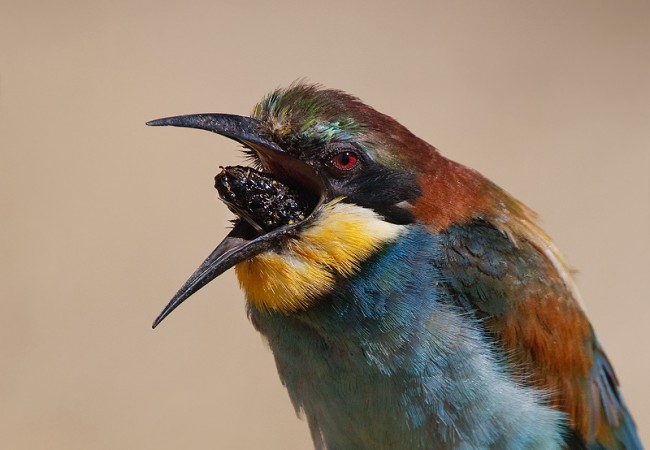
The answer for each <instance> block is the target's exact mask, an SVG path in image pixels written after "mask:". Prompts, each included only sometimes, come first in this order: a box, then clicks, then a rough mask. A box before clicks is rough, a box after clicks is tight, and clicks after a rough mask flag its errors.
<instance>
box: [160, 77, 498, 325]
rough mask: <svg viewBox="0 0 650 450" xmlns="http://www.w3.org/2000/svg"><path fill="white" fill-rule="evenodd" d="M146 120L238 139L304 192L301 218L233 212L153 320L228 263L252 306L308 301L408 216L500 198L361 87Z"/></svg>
mask: <svg viewBox="0 0 650 450" xmlns="http://www.w3.org/2000/svg"><path fill="white" fill-rule="evenodd" d="M148 125H152V126H164V125H171V126H179V127H190V128H198V129H203V130H208V131H212V132H214V133H217V134H221V135H223V136H226V137H228V138H231V139H233V140H235V141H238V142H239V143H241V144H243V145H244V147H245V149H246V151H247V152H248V153H249V154H250V156H251V159H252V161H253V166H255V167H256V168H258V169H260V170H261V171H262V172H263V173H265V174H268V175H269V176H270V177H272V178H273V179H277V180H278V181H279V182H282V183H283V184H286V185H289V186H292V187H294V188H295V189H297V190H299V191H301V192H302V193H303V195H304V196H305V198H306V199H307V201H308V203H309V210H308V211H307V213H306V214H305V218H304V219H303V220H300V221H298V222H294V223H289V224H286V225H283V226H280V227H277V228H274V229H271V230H267V231H262V230H261V229H260V228H259V227H255V226H251V223H250V222H251V221H250V220H248V221H247V220H243V219H239V220H237V221H236V222H235V226H234V228H233V230H232V231H231V232H230V233H229V235H228V236H227V237H226V238H225V239H224V241H223V242H222V243H221V244H220V245H219V246H218V247H217V248H216V249H215V250H214V251H213V252H212V254H211V255H210V256H208V258H207V259H206V260H205V261H204V262H203V264H201V266H200V267H199V269H197V270H196V272H195V273H194V274H193V275H192V276H191V277H190V279H189V280H188V281H187V282H186V283H185V285H184V286H183V287H182V288H181V289H180V290H179V291H178V293H177V294H176V295H175V296H174V298H173V299H172V300H171V301H170V303H169V304H168V305H167V307H166V308H165V309H164V310H163V312H162V313H161V314H160V316H159V317H158V318H157V319H156V321H155V323H154V326H156V325H157V324H158V323H159V322H160V321H161V320H162V319H164V318H165V317H166V316H167V315H168V314H169V313H170V312H171V311H172V310H174V309H175V308H176V307H177V306H178V305H180V304H181V303H182V302H183V301H184V300H185V299H187V298H188V297H189V296H191V295H192V294H193V293H195V292H196V291H198V290H199V289H200V288H202V287H203V286H205V285H206V284H207V283H208V282H210V281H211V280H213V279H214V278H216V277H217V276H218V275H220V274H221V273H223V272H224V271H225V270H227V269H229V268H231V267H233V266H236V269H237V274H238V277H239V280H240V283H241V284H242V286H243V288H244V290H245V291H246V293H247V296H248V299H249V301H251V302H252V303H254V304H255V305H257V306H258V307H262V308H268V309H274V310H280V311H283V312H287V313H290V312H292V311H295V310H300V309H305V308H307V307H309V306H310V305H311V304H312V303H313V301H314V299H316V298H318V297H319V296H321V295H322V294H324V293H326V292H327V291H328V290H329V289H331V288H332V286H333V284H334V282H335V279H336V277H338V276H349V275H351V274H352V273H354V272H355V271H356V270H357V269H358V267H359V264H360V263H361V262H362V261H363V260H364V259H366V258H367V257H369V256H370V255H371V254H372V253H373V252H374V251H376V250H377V249H378V248H380V247H381V246H382V245H384V244H385V243H387V242H390V241H391V240H394V239H396V238H397V236H399V234H400V233H401V232H402V231H403V230H404V228H405V227H406V226H408V225H409V224H412V223H416V222H419V223H423V224H426V225H427V226H429V227H431V229H433V230H441V229H444V228H446V227H447V226H449V225H450V224H451V223H456V222H461V221H464V220H467V219H469V218H471V217H475V216H477V215H480V214H481V211H488V210H490V208H492V206H493V204H494V202H495V200H494V197H495V196H494V195H492V194H493V193H494V189H496V188H495V187H494V185H492V184H491V183H489V182H488V181H487V180H486V179H484V178H483V177H481V176H480V175H479V174H478V173H476V172H474V171H472V170H471V169H468V168H466V167H464V166H461V165H459V164H456V163H454V162H452V161H450V160H448V159H446V158H444V157H442V156H441V155H440V154H439V153H438V152H437V150H436V149H435V148H434V147H433V146H431V145H429V144H428V143H426V142H425V141H423V140H421V139H420V138H418V137H416V136H415V135H414V134H412V133H411V132H410V131H409V130H407V129H406V128H405V127H404V126H402V125H400V124H399V123H398V122H397V121H395V120H394V119H392V118H391V117H389V116H387V115H384V114H382V113H380V112H378V111H376V110H374V109H373V108H371V107H369V106H367V105H365V104H364V103H362V102H361V101H360V100H359V99H357V98H356V97H353V96H351V95H348V94H346V93H344V92H341V91H338V90H331V89H324V88H321V87H319V86H318V85H311V84H305V83H297V84H294V85H291V86H290V87H288V88H286V89H278V90H276V91H274V92H272V93H271V94H269V95H268V96H267V97H266V98H264V99H263V100H262V101H261V102H260V103H259V104H258V105H256V106H255V108H254V110H253V113H252V114H251V116H250V117H242V116H235V115H230V114H195V115H188V116H177V117H170V118H165V119H159V120H154V121H152V122H149V123H148ZM253 225H254V224H253Z"/></svg>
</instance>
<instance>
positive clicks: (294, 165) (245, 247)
mask: <svg viewBox="0 0 650 450" xmlns="http://www.w3.org/2000/svg"><path fill="white" fill-rule="evenodd" d="M147 125H150V126H167V125H169V126H176V127H187V128H198V129H201V130H207V131H212V132H213V133H217V134H220V135H223V136H226V137H228V138H230V139H233V140H235V141H237V142H240V143H241V144H244V145H245V146H246V147H249V148H251V149H253V150H254V151H255V152H256V153H257V156H258V157H259V159H260V161H261V162H262V166H263V167H264V169H265V170H267V171H269V172H271V173H273V174H274V175H277V176H279V177H292V178H295V174H296V173H298V174H302V176H301V177H300V180H298V181H300V182H301V184H302V185H304V186H305V187H307V188H308V189H310V190H313V191H314V192H318V191H320V190H321V188H320V185H319V183H318V181H317V179H316V178H315V177H314V176H313V174H309V173H308V171H306V170H305V166H304V164H303V163H300V162H299V161H298V160H297V159H295V158H293V157H291V156H290V155H288V154H287V153H286V152H285V151H284V150H283V149H282V148H281V147H280V146H279V145H278V144H276V143H275V142H273V141H271V140H268V139H266V138H265V137H263V136H262V135H261V134H260V122H259V121H258V120H256V119H253V118H251V117H243V116H236V115H232V114H192V115H187V116H175V117H168V118H164V119H158V120H152V121H151V122H147ZM306 220H307V219H305V221H306ZM305 221H303V222H301V223H297V224H292V225H285V226H282V227H279V228H276V229H274V230H272V231H270V232H268V233H266V234H262V235H259V233H256V232H255V231H254V230H253V229H252V227H251V226H250V225H248V224H247V223H246V222H244V221H241V220H240V221H238V222H237V223H236V225H235V227H234V228H233V230H232V231H231V232H230V233H229V234H228V236H226V238H225V239H224V240H223V241H222V242H221V243H220V244H219V245H218V246H217V248H216V249H214V251H213V252H212V253H211V254H210V255H209V256H208V257H207V258H206V260H205V261H203V263H202V264H201V265H200V266H199V268H198V269H197V270H196V271H195V272H194V273H193V274H192V276H190V278H189V279H188V280H187V281H186V282H185V284H184V285H183V286H182V287H181V288H180V289H179V290H178V292H177V293H176V295H174V297H173V298H172V299H171V300H170V302H169V303H168V304H167V306H165V308H164V309H163V310H162V312H161V313H160V314H159V315H158V317H157V318H156V320H155V321H154V323H153V328H155V327H156V326H157V325H158V324H159V323H160V322H162V320H163V319H164V318H165V317H167V316H168V315H169V314H170V313H171V312H172V311H173V310H174V309H176V308H177V307H178V306H179V305H180V304H181V303H183V302H184V301H185V300H187V299H188V298H189V297H190V296H191V295H192V294H194V293H195V292H196V291H198V290H199V289H201V288H202V287H203V286H205V285H206V284H208V283H209V282H210V281H212V280H214V279H215V278H216V277H218V276H219V275H221V274H222V273H223V272H225V271H226V270H228V269H230V268H231V267H233V266H234V265H236V264H238V263H240V262H241V261H243V260H245V259H248V258H251V257H253V256H255V255H257V254H259V253H261V252H263V251H265V250H268V249H269V248H271V247H273V246H274V245H277V243H278V242H279V241H281V240H282V239H283V238H284V237H286V236H287V235H288V234H291V233H292V231H293V230H294V229H295V228H296V227H297V226H299V225H301V224H302V223H304V222H305Z"/></svg>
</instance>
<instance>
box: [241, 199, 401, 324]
mask: <svg viewBox="0 0 650 450" xmlns="http://www.w3.org/2000/svg"><path fill="white" fill-rule="evenodd" d="M403 231H404V227H403V226H400V225H395V224H392V223H389V222H386V221H385V220H383V218H382V217H380V216H379V215H377V214H376V213H375V212H374V211H372V210H370V209H367V208H362V207H360V206H357V205H354V204H350V203H344V202H341V201H337V200H335V201H333V202H331V203H329V204H327V205H325V206H324V208H323V209H322V211H320V213H319V215H318V217H317V218H316V219H315V220H314V221H313V223H311V224H309V225H308V226H307V227H306V228H305V229H304V230H302V231H300V232H299V234H298V235H297V236H295V237H292V238H289V239H287V241H286V242H285V243H284V244H283V245H282V247H279V248H272V249H270V250H268V251H266V252H264V253H261V254H258V255H256V256H254V257H252V258H250V259H247V260H245V261H243V262H241V263H239V264H238V265H237V266H236V267H235V270H236V272H237V277H238V279H239V283H240V285H241V286H242V288H243V289H244V292H245V293H246V298H247V299H248V301H249V302H250V303H252V304H254V305H255V306H256V307H257V308H260V309H268V310H272V311H280V312H283V313H292V312H295V311H299V310H304V309H307V308H309V307H311V306H313V304H314V302H315V301H317V300H318V299H320V298H322V297H323V296H325V295H327V294H329V293H330V292H331V291H332V289H333V288H334V286H335V283H336V280H337V278H339V277H349V276H351V275H352V274H354V273H356V272H357V271H358V269H359V267H360V264H361V263H362V262H363V261H365V260H366V259H367V258H369V257H370V255H372V254H373V253H375V252H376V251H377V250H378V249H379V248H380V247H382V246H383V245H385V244H387V243H388V242H392V241H394V240H395V239H396V238H397V237H398V236H399V235H400V234H401V233H402V232H403Z"/></svg>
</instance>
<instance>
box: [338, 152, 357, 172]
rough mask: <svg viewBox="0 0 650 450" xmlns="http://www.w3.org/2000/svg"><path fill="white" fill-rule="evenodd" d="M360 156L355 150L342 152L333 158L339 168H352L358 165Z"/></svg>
mask: <svg viewBox="0 0 650 450" xmlns="http://www.w3.org/2000/svg"><path fill="white" fill-rule="evenodd" d="M358 160H359V158H358V157H357V155H355V154H354V153H353V152H341V153H338V154H336V155H334V157H333V158H332V162H333V163H334V166H336V168H337V169H341V170H350V169H352V168H354V166H356V165H357V162H358Z"/></svg>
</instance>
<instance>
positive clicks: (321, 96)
mask: <svg viewBox="0 0 650 450" xmlns="http://www.w3.org/2000/svg"><path fill="white" fill-rule="evenodd" d="M251 116H252V117H254V118H256V119H258V120H260V121H262V123H263V124H264V126H265V128H266V130H265V131H266V133H267V134H269V135H270V137H272V139H273V140H274V141H276V142H278V144H280V145H281V146H283V147H285V148H306V147H318V146H322V145H323V144H325V143H327V142H355V143H357V144H358V145H360V146H361V147H362V148H363V149H365V150H366V151H367V152H368V154H369V156H370V157H371V158H373V159H374V160H375V161H377V162H379V163H380V164H383V165H386V166H389V167H394V168H406V167H408V166H410V165H411V164H409V162H410V159H411V158H410V157H409V156H408V155H407V154H405V153H400V152H399V151H395V149H399V148H404V146H403V138H404V137H406V138H408V139H411V138H415V136H413V135H412V134H411V133H410V132H409V131H408V130H407V129H406V128H404V127H403V126H401V125H400V124H398V123H397V122H396V121H395V120H393V119H392V118H391V117H388V116H386V115H383V114H381V113H378V112H377V111H375V110H374V109H372V108H371V107H369V106H367V105H365V104H364V103H363V102H361V100H359V99H358V98H357V97H354V96H352V95H349V94H347V93H345V92H343V91H339V90H335V89H325V88H323V87H322V86H320V85H318V84H310V83H306V82H304V81H297V82H294V83H292V84H291V85H290V86H289V87H287V88H284V89H276V90H275V91H273V92H271V93H270V94H269V95H267V96H266V97H265V98H264V99H263V100H262V101H261V102H260V103H258V104H257V105H256V106H255V108H254V109H253V112H252V114H251ZM387 130H388V131H392V132H390V133H387ZM416 139H417V138H416ZM406 148H408V147H406Z"/></svg>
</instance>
